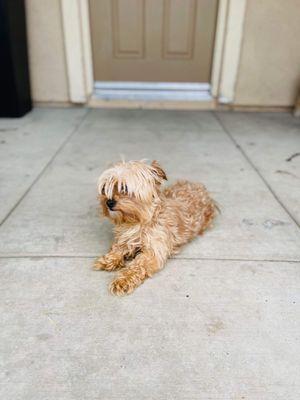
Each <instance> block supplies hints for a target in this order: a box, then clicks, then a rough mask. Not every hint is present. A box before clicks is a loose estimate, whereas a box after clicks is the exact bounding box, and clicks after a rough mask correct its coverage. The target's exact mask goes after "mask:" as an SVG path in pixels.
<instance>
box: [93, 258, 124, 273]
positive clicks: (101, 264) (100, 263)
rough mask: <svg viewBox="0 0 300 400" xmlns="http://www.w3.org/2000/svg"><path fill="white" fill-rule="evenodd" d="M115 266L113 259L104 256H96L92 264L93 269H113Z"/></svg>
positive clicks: (116, 266)
mask: <svg viewBox="0 0 300 400" xmlns="http://www.w3.org/2000/svg"><path fill="white" fill-rule="evenodd" d="M117 268H118V265H116V263H115V261H114V260H113V259H108V258H106V257H99V258H97V260H96V261H95V262H94V265H93V269H94V271H114V270H115V269H117Z"/></svg>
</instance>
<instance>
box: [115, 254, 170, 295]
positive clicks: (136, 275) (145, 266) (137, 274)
mask: <svg viewBox="0 0 300 400" xmlns="http://www.w3.org/2000/svg"><path fill="white" fill-rule="evenodd" d="M162 266H163V262H162V261H161V260H158V258H157V257H156V256H155V254H154V252H153V251H151V250H143V251H141V253H139V254H138V255H137V256H136V257H135V259H134V260H132V261H131V263H130V264H129V265H128V266H127V267H126V268H124V269H123V270H122V271H121V272H120V274H119V276H118V277H117V278H116V279H115V280H114V281H112V283H111V285H110V291H111V293H113V294H115V295H117V296H122V295H124V294H129V293H131V292H133V290H134V289H135V288H137V287H138V286H140V285H141V284H142V283H143V282H144V280H145V279H147V278H149V277H151V276H152V275H153V274H155V272H157V271H159V270H160V269H161V267H162Z"/></svg>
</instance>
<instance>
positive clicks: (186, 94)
mask: <svg viewBox="0 0 300 400" xmlns="http://www.w3.org/2000/svg"><path fill="white" fill-rule="evenodd" d="M93 97H94V99H99V100H133V101H210V100H212V96H211V94H210V84H208V83H188V82H187V83H186V82H184V83H177V82H176V83H173V82H95V86H94V95H93Z"/></svg>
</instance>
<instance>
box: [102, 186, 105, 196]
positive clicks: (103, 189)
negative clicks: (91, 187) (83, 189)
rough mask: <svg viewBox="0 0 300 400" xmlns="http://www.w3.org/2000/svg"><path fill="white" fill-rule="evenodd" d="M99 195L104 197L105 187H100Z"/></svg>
mask: <svg viewBox="0 0 300 400" xmlns="http://www.w3.org/2000/svg"><path fill="white" fill-rule="evenodd" d="M101 194H102V195H103V196H104V195H105V185H104V186H102V189H101Z"/></svg>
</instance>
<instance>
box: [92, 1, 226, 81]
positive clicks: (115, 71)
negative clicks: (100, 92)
mask: <svg viewBox="0 0 300 400" xmlns="http://www.w3.org/2000/svg"><path fill="white" fill-rule="evenodd" d="M217 6H218V0H90V11H91V12H90V15H91V30H92V46H93V62H94V75H95V80H96V81H106V80H108V81H149V82H155V81H157V82H209V80H210V70H211V59H212V51H213V43H214V33H215V22H216V15H217Z"/></svg>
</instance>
